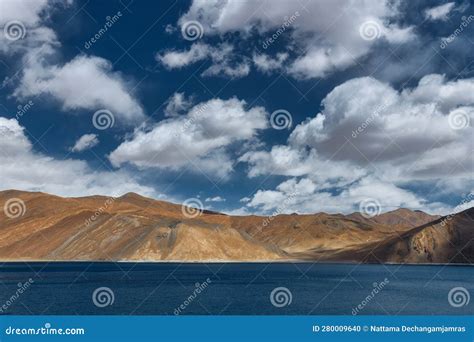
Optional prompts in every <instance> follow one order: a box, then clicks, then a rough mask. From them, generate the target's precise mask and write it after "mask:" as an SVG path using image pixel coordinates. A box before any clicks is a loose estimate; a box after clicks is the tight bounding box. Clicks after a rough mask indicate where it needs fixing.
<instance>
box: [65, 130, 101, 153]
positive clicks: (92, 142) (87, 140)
mask: <svg viewBox="0 0 474 342" xmlns="http://www.w3.org/2000/svg"><path fill="white" fill-rule="evenodd" d="M98 143H99V139H98V138H97V134H84V135H83V136H82V137H80V138H79V139H78V140H77V141H76V143H75V144H74V146H73V147H72V148H71V151H72V152H82V151H84V150H88V149H90V148H92V147H94V146H96V145H97V144H98Z"/></svg>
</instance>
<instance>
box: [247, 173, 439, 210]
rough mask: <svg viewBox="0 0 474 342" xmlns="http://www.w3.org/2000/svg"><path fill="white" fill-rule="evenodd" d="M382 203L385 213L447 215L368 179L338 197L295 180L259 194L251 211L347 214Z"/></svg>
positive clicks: (409, 194)
mask: <svg viewBox="0 0 474 342" xmlns="http://www.w3.org/2000/svg"><path fill="white" fill-rule="evenodd" d="M365 200H371V201H373V203H379V204H380V209H381V211H382V212H386V211H391V210H394V209H397V208H399V207H405V208H407V207H408V208H412V209H424V210H426V211H428V212H437V213H439V212H443V213H447V212H448V209H447V208H446V207H445V206H443V205H442V204H440V203H427V202H426V201H425V200H424V199H422V198H419V197H418V196H417V195H415V194H414V193H412V192H410V191H407V190H404V189H401V188H399V187H397V186H395V185H393V184H391V183H388V182H384V181H381V180H379V179H376V178H373V177H367V178H364V179H361V180H360V181H358V182H356V183H354V184H351V185H350V186H349V187H347V188H346V189H344V190H342V191H341V192H339V193H337V194H334V193H331V192H330V191H324V190H321V189H319V188H318V186H317V184H316V183H314V182H313V181H311V180H310V179H308V178H302V179H300V180H296V179H294V178H291V179H289V180H287V181H285V182H283V183H281V184H280V185H278V186H277V188H276V190H258V191H257V192H256V193H255V194H254V195H253V197H252V199H251V201H249V202H248V203H247V207H248V208H251V209H252V210H254V211H255V210H257V211H260V212H262V211H263V212H264V213H267V214H269V213H272V212H275V211H278V212H279V213H286V214H290V213H294V212H298V213H315V212H329V213H344V214H349V213H351V212H355V211H359V205H360V203H361V202H362V201H365Z"/></svg>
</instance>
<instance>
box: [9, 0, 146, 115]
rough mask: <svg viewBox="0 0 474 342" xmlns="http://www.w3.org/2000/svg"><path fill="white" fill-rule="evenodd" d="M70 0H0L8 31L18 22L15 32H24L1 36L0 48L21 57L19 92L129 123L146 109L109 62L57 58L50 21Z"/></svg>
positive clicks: (18, 93)
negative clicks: (102, 112) (110, 114)
mask: <svg viewBox="0 0 474 342" xmlns="http://www.w3.org/2000/svg"><path fill="white" fill-rule="evenodd" d="M70 4H71V1H68V2H60V1H56V0H49V1H47V0H38V1H28V0H18V1H10V0H0V25H1V26H2V28H4V29H5V30H7V28H8V27H10V23H11V22H12V21H14V22H15V23H16V26H15V28H12V30H11V32H10V33H11V35H13V36H14V37H18V36H20V37H23V36H24V37H23V38H22V39H12V36H11V35H10V36H9V35H8V34H7V33H5V32H2V34H1V35H0V52H3V53H7V54H14V53H16V54H18V55H19V56H21V58H19V60H20V61H21V68H19V69H20V70H21V73H20V74H19V77H18V79H20V82H19V84H14V86H15V87H16V89H15V91H14V96H16V97H18V98H23V97H31V96H51V97H53V98H54V99H55V100H57V101H58V102H59V103H60V104H61V106H62V108H63V110H65V111H71V110H77V109H86V110H90V111H91V112H92V113H94V112H95V111H97V110H99V109H107V110H110V111H112V112H113V114H114V115H115V116H116V117H117V118H118V119H120V120H122V121H123V122H128V123H131V122H133V121H136V120H137V119H143V118H144V113H143V109H142V107H141V105H140V104H139V103H138V101H137V100H136V99H135V98H134V97H133V95H132V94H131V89H132V86H131V85H130V84H128V82H127V81H126V80H125V78H124V77H123V76H122V75H121V74H120V73H118V72H115V71H113V70H112V63H110V62H109V61H108V60H106V59H103V58H100V57H95V56H85V55H79V56H77V57H75V58H73V59H72V60H70V61H69V62H66V63H64V64H59V63H58V62H57V61H58V60H60V59H61V53H60V49H59V47H60V43H59V41H58V40H57V36H56V34H55V32H54V31H53V30H52V29H51V28H49V27H48V25H47V24H48V21H49V18H50V16H51V13H52V11H53V10H55V9H56V8H58V7H65V6H68V5H70ZM7 31H8V30H7ZM17 35H18V36H17ZM7 37H9V38H10V39H7ZM16 79H17V78H14V79H8V78H7V79H6V80H5V83H4V84H13V83H16Z"/></svg>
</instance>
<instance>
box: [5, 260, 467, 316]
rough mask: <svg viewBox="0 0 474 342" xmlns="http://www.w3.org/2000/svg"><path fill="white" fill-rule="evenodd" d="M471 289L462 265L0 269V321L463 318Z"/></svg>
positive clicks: (103, 265)
mask: <svg viewBox="0 0 474 342" xmlns="http://www.w3.org/2000/svg"><path fill="white" fill-rule="evenodd" d="M30 278H31V281H30V280H29V279H30ZM473 280H474V267H470V266H438V265H436V266H407V265H403V266H401V265H356V264H312V263H271V264H268V263H258V264H250V263H225V264H219V263H216V264H181V263H89V262H80V263H4V264H2V265H1V266H0V286H1V287H0V289H1V290H0V308H1V311H0V313H1V314H17V315H18V314H19V315H23V314H25V315H28V314H35V315H39V314H43V315H50V314H51V315H53V314H54V315H64V314H69V315H75V314H80V315H82V314H100V315H110V314H112V315H113V314H117V315H119V314H120V315H128V314H133V315H174V314H181V315H191V314H194V315H195V314H198V315H209V314H212V315H263V314H265V315H295V314H298V315H351V314H354V313H356V314H359V315H472V314H474V303H473V302H472V301H470V300H469V299H470V298H469V295H471V296H474V281H473ZM26 283H28V284H26ZM20 288H22V291H21V293H19V292H20V291H18V289H20ZM104 288H105V289H104ZM453 288H463V289H464V290H465V292H464V293H461V294H458V295H459V296H458V297H457V298H454V299H452V300H454V305H452V304H453V302H452V303H450V302H449V300H448V296H449V292H450V291H451V290H452V289H453ZM197 289H199V291H198V290H197ZM275 289H276V290H275ZM375 289H377V291H375ZM464 290H462V291H464ZM95 291H96V296H95V297H94V292H95ZM104 291H105V294H104ZM101 292H102V294H101ZM272 292H273V296H272ZM466 292H467V295H468V297H466ZM93 297H94V298H93ZM473 301H474V298H473ZM356 308H357V309H356Z"/></svg>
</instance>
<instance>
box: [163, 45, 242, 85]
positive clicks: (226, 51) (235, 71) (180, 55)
mask: <svg viewBox="0 0 474 342" xmlns="http://www.w3.org/2000/svg"><path fill="white" fill-rule="evenodd" d="M233 53H234V48H233V46H232V45H230V44H227V43H224V44H219V45H217V46H211V45H208V44H203V43H194V44H193V45H191V47H190V48H189V49H188V50H184V51H175V50H167V51H165V52H162V53H157V54H156V56H155V58H156V60H157V61H158V62H160V63H162V64H163V65H164V66H165V67H166V68H168V69H180V68H183V67H186V66H189V65H191V64H194V63H196V62H199V61H203V60H205V59H210V60H211V62H212V65H211V66H210V67H209V68H207V69H206V70H204V71H203V73H202V74H201V75H202V76H219V75H225V76H228V77H235V78H239V77H244V76H247V75H248V73H249V72H250V66H249V65H248V63H247V62H245V61H235V60H234V58H233Z"/></svg>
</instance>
